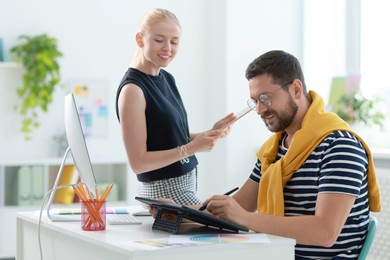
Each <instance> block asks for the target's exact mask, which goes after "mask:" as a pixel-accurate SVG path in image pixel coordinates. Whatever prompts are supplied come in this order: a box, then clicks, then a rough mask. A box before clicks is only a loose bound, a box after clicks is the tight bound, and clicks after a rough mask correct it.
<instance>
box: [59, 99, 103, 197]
mask: <svg viewBox="0 0 390 260" xmlns="http://www.w3.org/2000/svg"><path fill="white" fill-rule="evenodd" d="M65 132H66V138H67V140H68V145H69V148H70V152H71V154H72V157H73V162H74V164H75V165H76V167H77V171H78V173H79V175H80V178H81V180H82V182H83V183H84V184H85V185H87V187H88V188H89V190H90V191H91V192H92V193H94V192H95V188H96V179H95V175H94V172H93V169H92V165H91V160H90V157H89V153H88V149H87V145H86V143H85V138H84V134H83V130H82V127H81V123H80V117H79V113H78V111H77V106H76V101H75V98H74V95H73V93H70V94H68V95H66V96H65Z"/></svg>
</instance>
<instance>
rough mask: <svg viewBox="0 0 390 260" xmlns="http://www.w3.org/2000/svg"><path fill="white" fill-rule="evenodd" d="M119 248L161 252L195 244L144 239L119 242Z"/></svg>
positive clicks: (164, 239)
mask: <svg viewBox="0 0 390 260" xmlns="http://www.w3.org/2000/svg"><path fill="white" fill-rule="evenodd" d="M119 245H120V246H122V247H124V248H127V249H129V250H130V249H141V250H161V249H167V248H173V247H183V246H191V245H196V243H185V244H183V243H172V242H169V239H168V238H160V239H146V240H137V241H126V242H121V243H120V244H119Z"/></svg>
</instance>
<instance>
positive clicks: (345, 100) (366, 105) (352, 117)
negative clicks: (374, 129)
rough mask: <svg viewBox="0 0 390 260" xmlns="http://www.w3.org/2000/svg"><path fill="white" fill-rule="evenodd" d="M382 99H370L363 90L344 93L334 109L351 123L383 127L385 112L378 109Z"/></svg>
mask: <svg viewBox="0 0 390 260" xmlns="http://www.w3.org/2000/svg"><path fill="white" fill-rule="evenodd" d="M380 101H381V100H380V98H378V97H373V98H372V99H368V98H366V97H364V96H363V94H362V93H361V91H355V92H353V93H352V94H349V95H347V94H344V95H343V96H342V97H341V98H340V100H339V102H338V105H336V106H335V107H334V109H333V110H334V112H335V113H336V114H338V115H339V116H340V117H341V118H342V119H344V120H345V121H347V122H349V123H351V124H354V123H361V124H363V125H365V126H374V125H377V126H379V127H381V128H383V124H384V120H385V114H384V113H382V112H381V111H378V110H377V109H376V105H377V103H378V102H380Z"/></svg>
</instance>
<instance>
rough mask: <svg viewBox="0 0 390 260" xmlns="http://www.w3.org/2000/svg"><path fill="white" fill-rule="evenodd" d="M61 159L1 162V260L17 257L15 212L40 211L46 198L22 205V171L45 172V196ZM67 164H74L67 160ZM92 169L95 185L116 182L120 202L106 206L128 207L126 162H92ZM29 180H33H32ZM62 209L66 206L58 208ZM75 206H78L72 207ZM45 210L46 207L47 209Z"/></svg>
mask: <svg viewBox="0 0 390 260" xmlns="http://www.w3.org/2000/svg"><path fill="white" fill-rule="evenodd" d="M61 161H62V158H44V159H39V160H38V159H34V160H17V159H15V160H4V161H1V160H0V259H3V258H11V257H15V250H16V212H18V211H25V210H39V209H40V208H41V205H42V201H43V199H42V198H40V199H39V200H38V202H35V203H30V204H29V203H20V202H18V200H17V198H16V196H18V194H17V192H16V190H17V189H18V185H19V182H20V181H21V180H20V179H19V178H18V175H19V174H18V173H19V171H20V169H21V168H26V167H27V168H33V167H39V168H40V169H41V170H42V172H43V180H42V182H43V185H42V189H43V190H42V193H43V195H45V194H46V193H47V192H48V191H49V190H50V189H51V188H52V187H53V184H54V181H55V178H56V176H57V174H58V170H59V167H60V164H61ZM67 163H68V164H70V163H72V160H70V159H69V158H68V160H67ZM92 168H93V170H94V174H95V177H96V182H97V183H98V184H100V183H111V182H112V183H114V184H115V186H116V188H117V199H116V200H115V201H110V203H107V206H110V204H111V205H116V204H118V205H127V204H129V201H130V200H129V199H130V196H131V194H130V185H128V184H129V180H130V177H131V175H133V174H131V173H130V168H129V166H128V163H127V161H125V160H119V159H107V158H104V159H93V160H92ZM30 181H34V180H33V179H32V178H31V179H30ZM55 206H63V205H55ZM72 206H73V207H74V206H75V205H72ZM45 209H46V207H45Z"/></svg>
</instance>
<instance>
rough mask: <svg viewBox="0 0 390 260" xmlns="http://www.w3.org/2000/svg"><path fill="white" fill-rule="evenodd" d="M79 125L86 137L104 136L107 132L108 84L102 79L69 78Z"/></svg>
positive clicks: (69, 87) (69, 86)
mask: <svg viewBox="0 0 390 260" xmlns="http://www.w3.org/2000/svg"><path fill="white" fill-rule="evenodd" d="M67 85H68V89H69V91H70V92H73V94H74V97H75V100H76V105H77V110H78V113H79V118H80V122H81V126H82V128H83V133H84V136H85V137H86V138H90V137H93V138H104V137H106V136H107V134H108V100H107V97H108V93H107V92H108V86H107V85H108V84H107V82H106V81H104V80H87V79H81V80H69V81H68V83H67Z"/></svg>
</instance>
